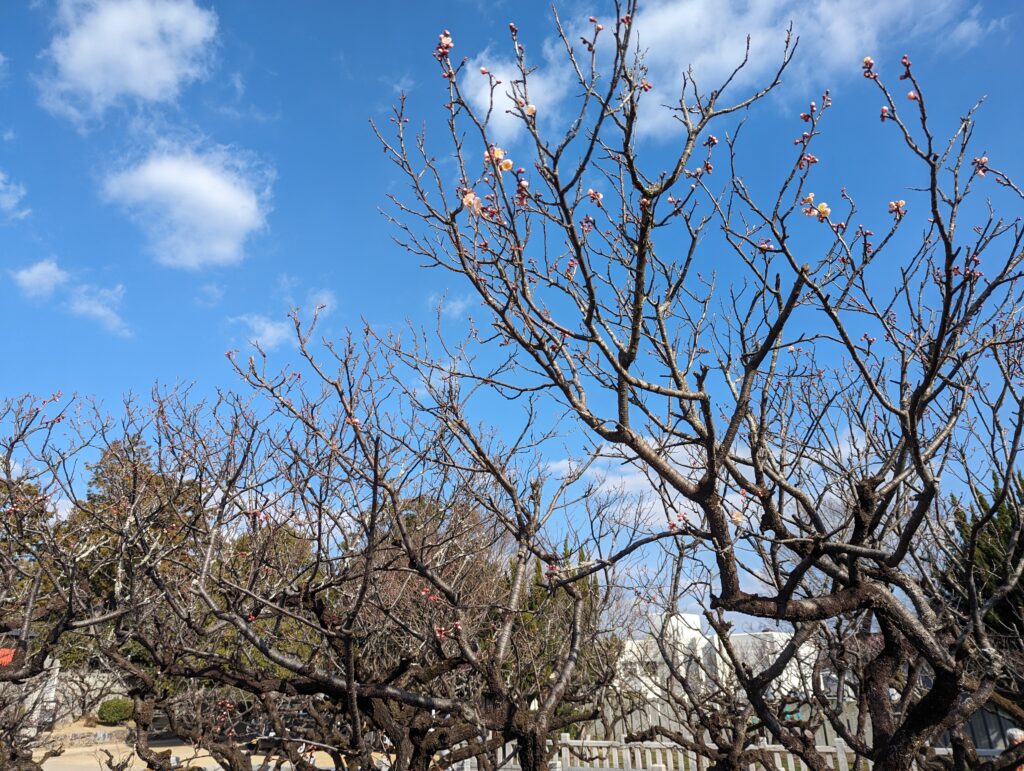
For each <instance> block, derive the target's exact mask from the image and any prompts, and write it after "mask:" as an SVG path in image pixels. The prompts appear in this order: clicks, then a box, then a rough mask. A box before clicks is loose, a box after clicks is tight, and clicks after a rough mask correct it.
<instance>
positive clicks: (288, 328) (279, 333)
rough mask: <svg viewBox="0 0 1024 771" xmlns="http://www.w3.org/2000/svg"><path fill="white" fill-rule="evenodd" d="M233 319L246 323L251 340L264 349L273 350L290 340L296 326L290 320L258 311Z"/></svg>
mask: <svg viewBox="0 0 1024 771" xmlns="http://www.w3.org/2000/svg"><path fill="white" fill-rule="evenodd" d="M231 321H234V322H236V323H240V324H245V325H246V326H247V327H248V328H249V342H251V343H253V344H254V345H258V346H259V347H260V348H262V349H263V350H264V351H272V350H274V349H275V348H277V347H279V346H280V345H281V344H282V343H284V342H286V341H287V340H290V339H291V337H292V335H293V334H294V332H295V327H294V326H293V325H292V324H291V323H290V322H288V321H280V320H275V319H272V318H269V317H268V316H263V315H260V314H256V313H248V314H245V315H244V316H235V317H234V318H233V319H231Z"/></svg>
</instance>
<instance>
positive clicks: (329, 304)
mask: <svg viewBox="0 0 1024 771" xmlns="http://www.w3.org/2000/svg"><path fill="white" fill-rule="evenodd" d="M306 304H307V305H309V307H310V308H311V309H313V310H317V309H319V311H320V315H321V316H326V315H327V314H329V313H333V312H334V311H336V310H337V309H338V297H337V295H335V294H334V292H332V291H331V290H330V289H316V290H313V291H311V292H310V293H309V295H308V297H307V299H306Z"/></svg>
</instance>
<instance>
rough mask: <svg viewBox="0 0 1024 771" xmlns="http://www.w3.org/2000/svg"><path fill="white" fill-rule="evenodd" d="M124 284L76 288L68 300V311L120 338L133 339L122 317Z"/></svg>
mask: <svg viewBox="0 0 1024 771" xmlns="http://www.w3.org/2000/svg"><path fill="white" fill-rule="evenodd" d="M124 294H125V289H124V285H123V284H117V285H116V286H112V287H109V288H104V287H99V286H95V285H92V284H83V285H82V286H78V287H75V288H74V289H73V290H72V292H71V296H70V298H69V300H68V310H69V311H71V313H73V314H74V315H75V316H80V317H82V318H85V319H90V320H92V321H95V322H97V323H99V324H100V326H102V327H103V328H104V329H106V330H107V331H108V332H110V333H111V334H114V335H117V336H118V337H131V334H132V332H131V329H129V328H128V325H127V324H126V323H125V321H124V319H123V318H122V317H121V312H120V308H121V303H122V301H123V300H124Z"/></svg>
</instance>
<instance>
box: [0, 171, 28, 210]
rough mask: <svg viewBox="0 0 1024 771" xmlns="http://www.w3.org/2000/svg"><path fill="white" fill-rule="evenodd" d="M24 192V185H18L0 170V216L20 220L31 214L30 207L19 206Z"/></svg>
mask: <svg viewBox="0 0 1024 771" xmlns="http://www.w3.org/2000/svg"><path fill="white" fill-rule="evenodd" d="M26 194H27V191H26V190H25V186H24V185H19V184H18V183H17V182H15V181H14V180H12V179H11V178H10V177H8V176H7V175H6V174H5V173H4V172H3V171H0V218H3V219H9V220H20V219H24V218H25V217H27V216H28V215H29V214H31V213H32V210H31V209H27V208H22V207H21V202H22V201H23V200H24V199H25V195H26Z"/></svg>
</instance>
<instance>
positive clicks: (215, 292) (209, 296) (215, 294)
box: [196, 284, 224, 306]
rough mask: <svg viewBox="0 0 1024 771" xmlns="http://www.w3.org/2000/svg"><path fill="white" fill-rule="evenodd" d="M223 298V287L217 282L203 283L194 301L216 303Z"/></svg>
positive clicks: (204, 303) (206, 303)
mask: <svg viewBox="0 0 1024 771" xmlns="http://www.w3.org/2000/svg"><path fill="white" fill-rule="evenodd" d="M223 299H224V287H222V286H220V285H219V284H203V285H202V286H201V287H199V291H198V292H197V293H196V302H197V303H199V304H200V305H208V306H213V305H218V304H219V303H220V301H221V300H223Z"/></svg>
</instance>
